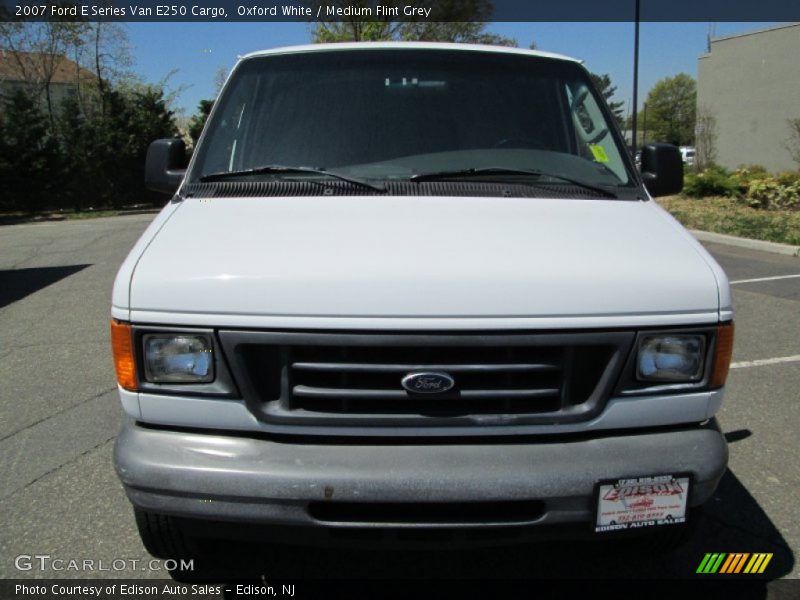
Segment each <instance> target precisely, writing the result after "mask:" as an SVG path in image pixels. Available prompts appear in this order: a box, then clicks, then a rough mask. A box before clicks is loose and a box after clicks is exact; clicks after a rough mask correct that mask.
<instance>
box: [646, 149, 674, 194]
mask: <svg viewBox="0 0 800 600" xmlns="http://www.w3.org/2000/svg"><path fill="white" fill-rule="evenodd" d="M641 171H642V180H643V181H644V185H645V187H647V191H648V192H650V195H651V196H653V197H657V196H668V195H670V194H677V193H678V192H680V191H681V190H682V189H683V159H682V158H681V151H680V150H678V147H677V146H673V145H672V144H647V145H646V146H645V147H644V148H642V167H641Z"/></svg>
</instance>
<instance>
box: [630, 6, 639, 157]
mask: <svg viewBox="0 0 800 600" xmlns="http://www.w3.org/2000/svg"><path fill="white" fill-rule="evenodd" d="M639 2H640V0H636V15H635V17H634V20H635V22H636V29H635V30H634V34H633V122H632V123H631V139H632V143H631V148H632V151H633V153H634V154H636V148H637V146H638V145H639V142H638V140H637V139H636V134H637V131H636V121H637V119H638V116H639V115H638V107H637V104H638V102H639Z"/></svg>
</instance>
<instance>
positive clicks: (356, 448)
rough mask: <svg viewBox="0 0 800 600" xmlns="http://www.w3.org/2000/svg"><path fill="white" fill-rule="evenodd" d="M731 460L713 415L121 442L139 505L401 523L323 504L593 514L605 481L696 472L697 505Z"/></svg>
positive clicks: (140, 437) (162, 433)
mask: <svg viewBox="0 0 800 600" xmlns="http://www.w3.org/2000/svg"><path fill="white" fill-rule="evenodd" d="M727 459H728V450H727V445H726V443H725V439H724V437H723V435H722V434H721V432H720V431H719V429H718V428H717V426H716V423H715V422H713V421H712V422H711V423H710V424H709V425H708V426H705V427H699V426H691V427H686V428H678V429H673V430H669V431H658V432H650V433H634V434H627V435H623V434H619V433H617V434H615V435H606V436H602V437H594V438H588V439H586V438H575V437H566V438H564V439H558V438H553V437H550V438H547V439H542V440H534V441H524V442H523V441H519V440H508V439H506V440H505V441H503V442H500V441H499V440H493V441H491V443H476V442H475V441H470V442H469V443H461V444H459V443H455V442H453V441H452V440H445V441H443V442H441V443H436V442H433V441H426V442H425V443H417V444H413V443H400V442H398V441H396V440H393V441H391V443H375V441H374V439H371V440H363V441H355V442H353V441H346V440H336V441H335V442H328V443H320V442H319V441H316V440H300V441H297V440H292V441H286V440H276V439H265V438H252V437H245V436H240V435H220V434H218V433H214V434H205V433H188V432H179V431H170V430H164V429H151V428H147V427H143V426H141V425H139V424H136V423H134V422H133V421H129V422H127V423H126V424H125V425H124V427H123V429H122V431H121V433H120V435H119V437H118V438H117V442H116V447H115V453H114V461H115V465H116V469H117V473H118V475H119V477H120V479H121V480H122V483H123V484H124V486H125V490H126V492H127V494H128V497H129V498H130V500H131V502H132V503H133V504H134V505H135V506H137V507H139V508H142V509H145V510H149V511H153V512H159V513H164V514H171V515H176V516H180V517H189V518H199V519H207V520H218V521H238V522H249V523H261V524H274V525H305V526H314V525H317V526H328V527H329V526H347V527H353V526H356V527H359V526H361V527H369V526H381V525H391V526H396V525H397V523H386V522H379V521H378V522H376V521H375V520H374V518H371V517H368V516H365V518H364V519H363V520H360V519H359V518H355V519H352V518H350V519H348V520H347V522H337V521H336V519H335V518H334V519H331V518H329V517H325V518H324V519H320V518H319V517H318V516H315V515H316V513H315V511H314V510H313V507H314V506H323V507H324V506H326V504H325V503H348V505H349V506H359V505H360V506H365V505H369V504H371V503H376V504H377V503H392V504H395V505H396V504H398V503H399V504H404V503H414V504H417V505H430V504H434V503H465V502H486V503H492V502H501V501H504V502H505V501H536V502H539V503H540V505H541V507H542V510H541V511H540V513H539V514H536V515H535V516H534V517H531V518H530V519H527V520H526V519H524V518H522V519H521V520H520V522H518V523H517V522H504V523H503V524H505V525H525V524H527V525H530V524H533V525H540V524H541V525H552V524H560V523H576V522H589V521H590V520H591V519H592V514H593V509H594V496H593V491H594V486H595V483H596V482H597V481H598V480H601V479H613V478H620V477H633V476H638V475H641V476H645V475H658V474H671V473H679V472H680V473H691V474H692V476H693V486H692V489H691V495H690V498H689V503H690V505H692V506H695V505H698V504H701V503H703V502H704V501H705V500H707V499H708V498H709V497H710V496H711V494H712V493H713V492H714V489H715V488H716V486H717V483H718V482H719V480H720V478H721V477H722V475H723V474H724V472H725V468H726V465H727ZM350 503H356V504H350ZM351 512H352V511H351ZM366 514H372V513H371V512H370V511H367V512H366ZM440 524H441V523H436V522H429V521H424V520H421V521H420V522H413V521H412V522H408V523H403V525H404V526H418V527H430V526H436V525H440ZM477 524H479V525H484V524H485V525H497V523H477ZM447 525H448V526H453V525H456V526H458V525H469V526H475V525H476V523H475V522H470V523H458V522H457V521H456V522H455V523H454V522H453V521H452V520H448V522H447Z"/></svg>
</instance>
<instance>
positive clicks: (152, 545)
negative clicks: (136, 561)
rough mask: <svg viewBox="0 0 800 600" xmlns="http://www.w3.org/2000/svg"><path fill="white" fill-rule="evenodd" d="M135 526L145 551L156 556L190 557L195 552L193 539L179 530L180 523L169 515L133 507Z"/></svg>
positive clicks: (164, 557) (166, 557) (165, 557)
mask: <svg viewBox="0 0 800 600" xmlns="http://www.w3.org/2000/svg"><path fill="white" fill-rule="evenodd" d="M133 513H134V516H135V517H136V527H137V528H138V529H139V536H140V537H141V538H142V543H143V544H144V547H145V548H146V549H147V551H148V552H149V553H150V554H152V555H153V556H154V557H156V558H163V559H168V558H171V559H181V558H192V557H193V555H194V554H195V553H196V549H197V548H196V544H195V543H194V540H192V539H191V538H190V537H188V536H186V535H185V534H184V533H183V531H181V527H180V523H178V521H177V520H176V519H175V517H171V516H169V515H162V514H158V513H152V512H148V511H146V510H142V509H140V508H134V509H133Z"/></svg>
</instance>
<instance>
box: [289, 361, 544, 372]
mask: <svg viewBox="0 0 800 600" xmlns="http://www.w3.org/2000/svg"><path fill="white" fill-rule="evenodd" d="M291 366H292V368H293V369H300V370H303V371H332V372H337V373H338V372H340V371H349V372H363V373H372V372H377V373H408V372H410V371H449V372H452V373H467V372H494V371H496V372H506V371H513V372H535V371H557V370H558V369H559V368H560V367H559V365H558V364H555V363H549V364H548V363H527V364H526V363H516V364H473V365H468V364H466V365H465V364H413V365H407V364H365V363H332V362H331V363H323V362H319V363H317V362H296V363H292V365H291Z"/></svg>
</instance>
